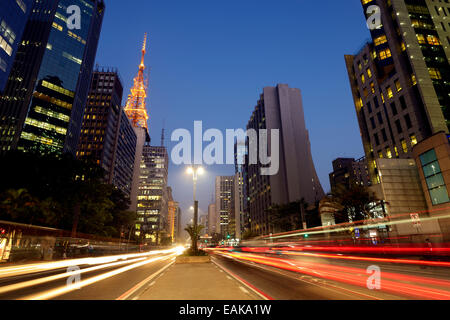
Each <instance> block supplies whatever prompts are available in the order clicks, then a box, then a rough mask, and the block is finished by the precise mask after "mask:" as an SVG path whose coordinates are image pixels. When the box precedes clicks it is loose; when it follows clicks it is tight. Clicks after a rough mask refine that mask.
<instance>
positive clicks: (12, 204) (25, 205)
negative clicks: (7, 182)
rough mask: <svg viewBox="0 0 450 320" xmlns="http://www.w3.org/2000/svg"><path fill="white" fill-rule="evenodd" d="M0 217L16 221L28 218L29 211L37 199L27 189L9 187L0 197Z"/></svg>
mask: <svg viewBox="0 0 450 320" xmlns="http://www.w3.org/2000/svg"><path fill="white" fill-rule="evenodd" d="M0 199H1V200H0V209H1V213H0V219H2V220H12V221H17V222H23V221H26V220H27V219H28V218H30V215H29V212H30V211H31V209H32V208H33V207H34V206H36V205H37V199H35V198H33V196H31V195H30V193H29V192H28V190H27V189H19V190H14V189H9V190H7V191H6V192H4V193H3V194H2V195H1V197H0Z"/></svg>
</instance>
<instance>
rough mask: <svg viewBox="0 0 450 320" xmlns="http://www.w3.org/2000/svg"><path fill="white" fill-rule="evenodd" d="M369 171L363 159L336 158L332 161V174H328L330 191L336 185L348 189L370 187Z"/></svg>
mask: <svg viewBox="0 0 450 320" xmlns="http://www.w3.org/2000/svg"><path fill="white" fill-rule="evenodd" d="M370 184H371V183H370V176H369V169H368V167H367V161H366V159H365V158H361V159H358V160H355V159H354V158H338V159H335V160H334V161H333V172H332V173H330V186H331V191H334V190H335V189H336V187H337V186H338V185H341V186H343V187H345V188H346V189H350V188H351V187H352V186H355V185H360V186H365V187H368V186H370Z"/></svg>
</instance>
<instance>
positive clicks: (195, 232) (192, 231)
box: [184, 224, 205, 255]
mask: <svg viewBox="0 0 450 320" xmlns="http://www.w3.org/2000/svg"><path fill="white" fill-rule="evenodd" d="M204 228H205V226H202V225H198V226H197V228H195V227H194V226H193V225H191V224H190V225H188V226H187V227H186V228H185V229H184V230H185V231H186V232H187V233H188V234H189V236H190V237H191V241H192V251H193V253H194V255H198V248H197V241H198V239H200V233H201V232H202V230H203V229H204Z"/></svg>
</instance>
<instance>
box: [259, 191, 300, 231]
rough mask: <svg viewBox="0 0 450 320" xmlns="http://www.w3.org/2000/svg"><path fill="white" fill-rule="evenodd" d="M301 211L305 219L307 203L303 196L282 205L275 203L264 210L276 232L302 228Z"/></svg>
mask: <svg viewBox="0 0 450 320" xmlns="http://www.w3.org/2000/svg"><path fill="white" fill-rule="evenodd" d="M302 211H303V214H304V216H305V220H306V216H307V211H308V203H307V202H306V201H305V199H303V198H302V199H301V200H298V201H294V202H290V203H287V204H283V205H278V204H275V205H272V206H271V207H270V208H268V209H267V210H266V212H267V213H268V217H269V223H270V224H271V225H272V227H273V229H274V230H276V232H287V231H292V230H297V229H301V228H303V220H302Z"/></svg>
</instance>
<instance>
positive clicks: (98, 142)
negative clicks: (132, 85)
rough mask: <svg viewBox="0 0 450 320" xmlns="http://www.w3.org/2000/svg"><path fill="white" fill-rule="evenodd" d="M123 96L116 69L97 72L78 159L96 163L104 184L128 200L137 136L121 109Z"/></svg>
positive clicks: (91, 90) (82, 129)
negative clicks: (102, 175) (124, 195)
mask: <svg viewBox="0 0 450 320" xmlns="http://www.w3.org/2000/svg"><path fill="white" fill-rule="evenodd" d="M122 94H123V87H122V82H121V80H120V77H119V74H118V72H117V70H113V69H108V68H106V69H105V68H99V67H98V68H97V69H96V70H95V71H94V74H93V77H92V82H91V88H90V91H89V96H88V101H87V106H86V110H85V113H84V117H83V125H82V128H81V136H80V142H79V144H78V151H77V157H78V158H89V159H92V160H94V161H96V162H97V164H98V165H99V166H101V167H102V168H103V169H104V170H105V181H106V182H108V183H110V184H114V185H115V186H116V187H117V188H119V189H120V190H121V191H122V192H124V193H125V194H126V195H127V196H128V197H129V196H130V195H131V184H132V178H133V169H134V156H135V149H136V134H135V132H134V130H133V127H132V125H131V123H130V121H129V120H128V118H127V117H126V115H125V113H124V111H123V108H122V106H121V104H122Z"/></svg>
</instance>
